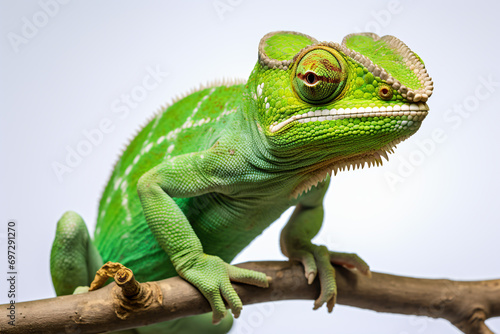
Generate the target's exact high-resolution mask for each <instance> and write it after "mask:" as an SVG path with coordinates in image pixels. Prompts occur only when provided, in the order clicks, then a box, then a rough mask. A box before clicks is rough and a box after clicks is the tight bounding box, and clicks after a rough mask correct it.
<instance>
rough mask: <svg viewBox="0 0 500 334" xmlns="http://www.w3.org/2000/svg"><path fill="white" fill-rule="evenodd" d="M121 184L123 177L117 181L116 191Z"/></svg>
mask: <svg viewBox="0 0 500 334" xmlns="http://www.w3.org/2000/svg"><path fill="white" fill-rule="evenodd" d="M120 183H122V178H121V177H119V178H118V180H116V182H115V188H114V189H115V190H116V189H118V187H119V186H120Z"/></svg>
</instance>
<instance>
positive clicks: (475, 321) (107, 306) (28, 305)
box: [0, 262, 500, 334]
mask: <svg viewBox="0 0 500 334" xmlns="http://www.w3.org/2000/svg"><path fill="white" fill-rule="evenodd" d="M239 266H240V267H244V268H248V269H253V270H258V271H262V272H265V273H266V274H267V275H269V276H271V277H272V278H273V281H272V283H271V286H270V287H269V288H267V289H262V288H257V287H253V286H249V285H243V284H237V283H235V284H233V286H235V289H236V291H237V292H238V294H239V295H240V297H241V299H242V301H243V304H245V305H248V304H255V303H262V302H267V301H278V300H291V299H311V300H314V299H316V298H317V296H318V295H319V282H318V280H317V279H316V280H315V282H314V283H313V284H312V285H308V284H307V281H306V279H305V277H304V274H303V268H302V266H300V265H296V264H291V263H289V262H248V263H243V264H240V265H239ZM337 285H338V298H337V303H338V304H343V305H350V306H355V307H359V308H364V309H370V310H374V311H378V312H389V313H400V314H414V315H422V316H428V317H433V318H443V319H447V320H448V321H450V322H451V323H452V324H453V325H455V326H456V327H457V328H459V329H460V330H461V331H462V332H464V333H467V334H487V333H493V332H492V331H491V330H490V329H488V327H487V326H486V324H485V323H484V321H485V320H486V319H489V318H493V317H498V316H500V279H498V280H489V281H470V282H464V281H451V280H447V279H418V278H410V277H403V276H395V275H388V274H381V273H373V276H372V278H367V277H364V276H362V275H358V274H357V273H355V272H352V271H349V270H347V269H344V268H337ZM8 306H9V305H1V306H0V308H1V309H2V310H6V308H7V307H8ZM15 307H16V320H15V324H16V325H15V326H11V325H8V324H7V323H6V321H5V320H3V321H2V322H1V323H0V332H1V333H6V334H7V333H12V334H16V333H59V332H63V333H100V332H103V331H111V330H120V329H128V328H135V327H140V326H145V325H148V324H153V323H157V322H162V321H167V320H172V319H175V318H181V317H186V316H190V315H196V314H201V313H206V312H209V311H210V306H209V304H208V302H207V301H206V300H205V298H204V297H203V296H202V295H201V294H200V293H199V292H198V290H196V289H195V288H194V287H193V286H192V285H190V284H189V283H187V282H186V281H184V280H183V279H181V278H179V277H173V278H169V279H166V280H162V281H158V282H149V283H142V284H141V293H139V294H137V295H136V296H134V297H133V298H129V297H125V296H124V295H123V293H122V290H121V288H119V287H118V286H117V285H116V284H115V283H112V284H110V285H108V286H106V287H104V288H102V289H99V290H97V291H93V292H89V293H85V294H80V295H71V296H61V297H57V298H51V299H44V300H36V301H30V302H22V303H17V304H16V305H15ZM4 312H5V311H4ZM243 312H244V310H243ZM2 318H4V319H5V317H2Z"/></svg>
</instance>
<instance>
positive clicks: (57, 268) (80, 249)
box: [50, 211, 102, 296]
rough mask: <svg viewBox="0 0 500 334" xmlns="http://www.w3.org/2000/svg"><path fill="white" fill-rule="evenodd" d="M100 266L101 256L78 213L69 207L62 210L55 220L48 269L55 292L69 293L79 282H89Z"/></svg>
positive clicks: (83, 283) (88, 283) (82, 283)
mask: <svg viewBox="0 0 500 334" xmlns="http://www.w3.org/2000/svg"><path fill="white" fill-rule="evenodd" d="M101 266H102V259H101V256H100V255H99V252H98V251H97V249H96V247H95V246H94V244H93V243H92V240H91V239H90V236H89V232H88V230H87V226H86V225H85V222H84V221H83V219H82V217H80V216H79V215H78V214H77V213H75V212H73V211H67V212H65V213H64V214H63V216H62V217H61V219H59V221H58V222H57V230H56V237H55V239H54V243H53V244H52V251H51V253H50V273H51V275H52V283H53V284H54V289H55V290H56V294H57V295H58V296H60V295H69V294H72V293H73V291H74V290H75V289H76V288H77V287H79V286H88V285H90V282H92V280H93V279H94V275H95V273H96V271H97V270H98V269H99V268H100V267H101Z"/></svg>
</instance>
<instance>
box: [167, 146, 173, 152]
mask: <svg viewBox="0 0 500 334" xmlns="http://www.w3.org/2000/svg"><path fill="white" fill-rule="evenodd" d="M174 147H175V146H174V144H172V145H170V146H169V147H168V148H167V153H172V151H173V150H174Z"/></svg>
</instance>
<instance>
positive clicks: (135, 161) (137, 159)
mask: <svg viewBox="0 0 500 334" xmlns="http://www.w3.org/2000/svg"><path fill="white" fill-rule="evenodd" d="M139 158H140V155H136V156H135V158H134V161H133V163H134V165H135V164H136V163H137V162H138V161H139Z"/></svg>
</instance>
